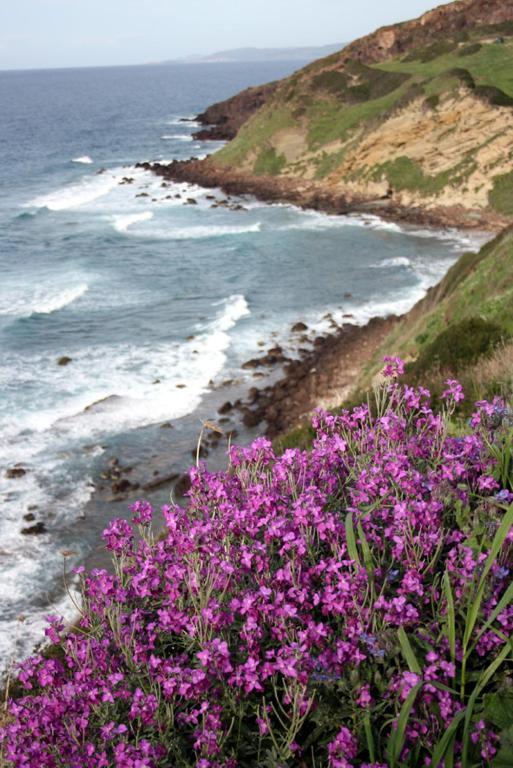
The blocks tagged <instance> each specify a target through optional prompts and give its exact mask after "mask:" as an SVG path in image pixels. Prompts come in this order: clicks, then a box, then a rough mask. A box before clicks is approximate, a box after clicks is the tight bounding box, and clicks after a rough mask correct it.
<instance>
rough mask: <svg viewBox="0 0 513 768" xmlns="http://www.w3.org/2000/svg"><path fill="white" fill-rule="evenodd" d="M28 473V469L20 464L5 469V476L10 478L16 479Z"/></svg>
mask: <svg viewBox="0 0 513 768" xmlns="http://www.w3.org/2000/svg"><path fill="white" fill-rule="evenodd" d="M26 474H27V470H26V469H25V468H24V467H20V466H19V465H18V464H17V465H16V466H15V467H10V468H9V469H7V470H6V471H5V476H6V478H7V479H8V480H15V479H16V478H17V477H24V475H26Z"/></svg>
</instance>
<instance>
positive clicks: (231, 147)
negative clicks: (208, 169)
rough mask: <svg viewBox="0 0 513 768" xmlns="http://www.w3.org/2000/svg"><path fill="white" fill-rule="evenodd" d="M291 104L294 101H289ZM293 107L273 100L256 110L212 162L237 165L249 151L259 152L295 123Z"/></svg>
mask: <svg viewBox="0 0 513 768" xmlns="http://www.w3.org/2000/svg"><path fill="white" fill-rule="evenodd" d="M291 104H292V105H293V104H294V102H291ZM292 111H293V107H291V106H289V105H288V104H286V105H282V104H279V105H277V104H275V103H274V102H273V103H272V104H270V105H268V106H267V107H265V108H264V109H263V110H260V111H259V112H257V113H256V114H255V115H254V116H253V117H252V118H251V119H250V120H249V121H248V122H247V123H246V124H245V125H243V126H242V128H241V129H240V131H239V133H238V135H237V136H236V138H235V139H233V141H231V142H230V143H229V144H227V145H226V146H225V147H223V149H221V150H220V151H219V152H216V154H215V156H214V158H213V159H214V162H216V163H221V164H223V165H233V166H237V165H239V164H240V163H242V162H243V161H244V160H245V159H246V158H247V156H248V155H249V154H250V153H251V152H255V151H256V152H257V153H258V154H260V153H261V152H262V151H263V150H264V149H267V148H268V146H269V140H270V139H271V138H272V137H273V136H274V135H275V134H276V133H277V132H278V131H280V130H283V129H284V128H289V127H291V126H294V125H295V120H294V118H293V116H292Z"/></svg>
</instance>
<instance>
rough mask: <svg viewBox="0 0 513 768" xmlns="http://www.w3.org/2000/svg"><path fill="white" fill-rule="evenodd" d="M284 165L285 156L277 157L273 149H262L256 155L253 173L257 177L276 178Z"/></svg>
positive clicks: (285, 161) (285, 162)
mask: <svg viewBox="0 0 513 768" xmlns="http://www.w3.org/2000/svg"><path fill="white" fill-rule="evenodd" d="M286 164H287V159H286V157H285V155H277V154H276V150H275V149H274V147H268V148H266V149H263V150H262V152H260V154H259V155H258V157H257V159H256V161H255V165H254V166H253V171H254V172H255V173H256V174H257V175H261V174H267V175H268V176H278V174H279V173H280V172H281V170H282V169H283V168H284V167H285V165H286Z"/></svg>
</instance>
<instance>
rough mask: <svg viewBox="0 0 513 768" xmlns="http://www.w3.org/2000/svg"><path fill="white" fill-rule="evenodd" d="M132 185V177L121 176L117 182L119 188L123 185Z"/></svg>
mask: <svg viewBox="0 0 513 768" xmlns="http://www.w3.org/2000/svg"><path fill="white" fill-rule="evenodd" d="M133 183H134V180H133V178H132V176H123V178H122V179H121V181H120V182H119V184H120V186H121V185H123V184H133Z"/></svg>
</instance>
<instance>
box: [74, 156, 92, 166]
mask: <svg viewBox="0 0 513 768" xmlns="http://www.w3.org/2000/svg"><path fill="white" fill-rule="evenodd" d="M71 162H72V163H80V164H81V165H91V163H92V162H93V160H92V158H90V157H89V155H82V156H81V157H74V158H73V160H72V161H71Z"/></svg>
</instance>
